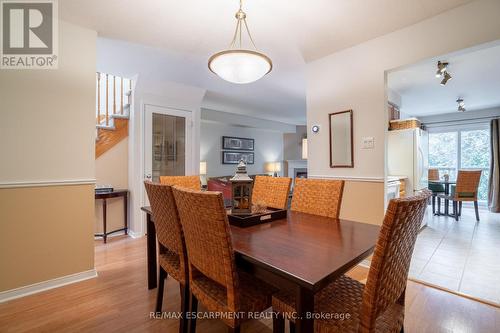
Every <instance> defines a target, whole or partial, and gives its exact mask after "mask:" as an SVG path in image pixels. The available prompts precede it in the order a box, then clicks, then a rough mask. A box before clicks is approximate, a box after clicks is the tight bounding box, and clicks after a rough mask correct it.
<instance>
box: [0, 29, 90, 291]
mask: <svg viewBox="0 0 500 333" xmlns="http://www.w3.org/2000/svg"><path fill="white" fill-rule="evenodd" d="M59 35H60V36H59V69H57V70H0V156H1V157H0V159H1V162H0V252H1V253H0V272H1V273H0V291H4V290H8V289H12V288H16V287H21V286H24V285H28V284H33V283H36V282H42V281H45V280H48V279H52V278H56V277H61V276H64V275H69V274H75V273H79V272H82V271H86V270H89V269H92V268H93V266H94V265H93V259H94V247H93V241H92V240H93V225H94V196H93V179H94V177H95V170H94V164H95V162H94V144H95V143H94V140H95V112H94V110H95V67H96V33H95V31H91V30H88V29H84V28H80V27H77V26H75V25H72V24H68V23H66V22H63V21H60V22H59ZM22 182H24V183H25V184H24V186H26V187H22V188H21V187H19V188H16V187H17V186H19V184H17V183H22ZM75 182H76V183H85V185H83V184H80V185H71V186H70V185H67V186H45V185H46V184H52V185H54V184H69V183H75ZM44 184H45V185H44ZM41 185H44V186H43V187H40V186H41Z"/></svg>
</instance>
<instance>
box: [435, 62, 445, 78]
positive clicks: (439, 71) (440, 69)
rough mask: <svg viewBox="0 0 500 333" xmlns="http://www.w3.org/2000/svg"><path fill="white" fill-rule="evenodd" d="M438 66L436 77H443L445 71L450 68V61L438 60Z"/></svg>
mask: <svg viewBox="0 0 500 333" xmlns="http://www.w3.org/2000/svg"><path fill="white" fill-rule="evenodd" d="M437 67H438V69H437V71H436V77H441V76H442V75H443V73H444V72H446V71H447V70H448V63H447V62H441V61H438V64H437Z"/></svg>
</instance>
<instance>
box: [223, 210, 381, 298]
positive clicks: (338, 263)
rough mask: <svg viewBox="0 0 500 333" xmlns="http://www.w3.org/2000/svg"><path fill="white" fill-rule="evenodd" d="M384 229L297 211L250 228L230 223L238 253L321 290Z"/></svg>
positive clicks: (362, 255)
mask: <svg viewBox="0 0 500 333" xmlns="http://www.w3.org/2000/svg"><path fill="white" fill-rule="evenodd" d="M379 230H380V227H379V226H376V225H371V224H365V223H358V222H353V221H348V220H336V219H331V218H326V217H321V216H316V215H310V214H304V213H299V212H292V211H289V212H288V218H287V219H283V220H278V221H273V222H270V223H265V224H260V225H256V226H253V227H249V228H238V227H235V226H231V234H232V240H233V248H234V251H235V252H237V253H239V254H240V255H243V256H245V257H246V258H248V259H249V260H252V261H258V262H259V263H260V264H261V265H262V266H263V267H266V268H268V269H269V270H272V271H273V272H275V273H276V274H278V275H282V276H287V277H289V278H290V279H291V280H293V281H294V282H295V283H297V284H299V285H301V286H303V287H305V288H308V289H311V290H313V291H316V290H319V289H321V288H322V287H324V286H325V285H326V284H328V283H329V282H330V281H332V280H333V279H335V278H336V277H338V276H339V275H340V274H342V273H344V272H346V271H347V270H349V269H350V268H352V267H353V266H355V265H356V264H358V263H359V262H360V261H362V260H363V259H364V258H366V257H367V256H368V255H370V253H371V252H372V251H373V248H374V246H375V242H376V241H377V237H378V233H379Z"/></svg>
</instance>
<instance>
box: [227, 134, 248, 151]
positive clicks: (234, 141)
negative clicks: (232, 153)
mask: <svg viewBox="0 0 500 333" xmlns="http://www.w3.org/2000/svg"><path fill="white" fill-rule="evenodd" d="M254 142H255V141H254V139H248V138H238V137H233V136H223V137H222V149H228V150H249V151H253V150H254Z"/></svg>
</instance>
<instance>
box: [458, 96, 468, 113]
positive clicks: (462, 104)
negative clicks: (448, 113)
mask: <svg viewBox="0 0 500 333" xmlns="http://www.w3.org/2000/svg"><path fill="white" fill-rule="evenodd" d="M457 104H458V109H457V111H459V112H465V111H467V110H466V109H465V102H464V99H463V98H461V97H459V98H458V99H457Z"/></svg>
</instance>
